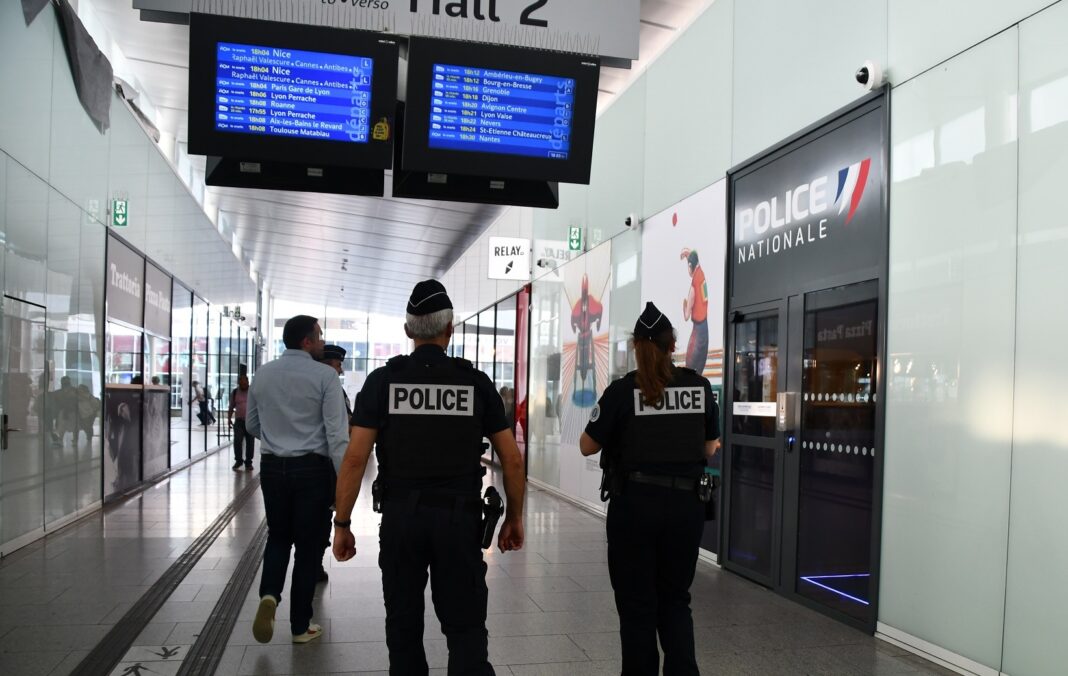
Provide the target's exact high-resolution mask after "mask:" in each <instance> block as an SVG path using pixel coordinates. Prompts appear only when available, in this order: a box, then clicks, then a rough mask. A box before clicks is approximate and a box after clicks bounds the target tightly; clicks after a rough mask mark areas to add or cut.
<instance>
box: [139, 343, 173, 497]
mask: <svg viewBox="0 0 1068 676" xmlns="http://www.w3.org/2000/svg"><path fill="white" fill-rule="evenodd" d="M144 343H145V362H144V368H145V377H144V386H145V387H144V400H143V410H144V418H143V422H142V425H143V430H144V442H143V451H142V467H143V469H142V476H143V477H144V478H145V479H151V478H153V477H155V476H158V475H160V474H162V473H163V472H165V471H167V466H168V464H169V462H170V434H169V432H170V396H171V343H170V341H169V340H167V339H165V338H160V337H158V336H152V335H148V334H146V335H145V339H144Z"/></svg>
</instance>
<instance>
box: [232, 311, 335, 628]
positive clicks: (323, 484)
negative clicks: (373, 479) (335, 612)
mask: <svg viewBox="0 0 1068 676" xmlns="http://www.w3.org/2000/svg"><path fill="white" fill-rule="evenodd" d="M282 340H283V342H284V343H285V346H286V351H285V352H283V353H282V356H281V357H279V358H278V359H276V360H274V361H273V362H271V363H269V364H265V365H264V366H262V367H261V368H260V369H259V371H258V372H257V373H256V378H255V380H253V381H252V386H251V387H250V388H249V393H248V414H247V418H246V420H245V426H246V428H247V430H248V432H249V434H251V435H252V436H254V437H257V438H258V439H260V441H261V445H260V449H261V458H260V488H261V490H262V492H263V503H264V506H265V508H266V511H267V548H266V550H265V551H264V554H263V577H262V578H261V579H260V605H259V609H258V610H257V611H256V619H255V620H254V621H253V624H252V634H253V636H255V638H256V640H257V641H259V642H260V643H268V642H270V640H271V638H272V636H273V635H274V614H275V609H276V608H277V607H278V604H279V603H280V602H281V600H282V589H283V587H285V579H286V569H287V568H288V567H289V553H290V549H291V548H293V547H295V548H296V552H295V554H294V557H293V582H292V587H291V594H290V595H291V597H292V598H291V604H292V605H291V607H290V609H289V622H290V629H291V631H292V633H293V642H294V643H307V642H308V641H311V640H314V639H316V638H319V636H321V635H322V627H321V626H319V625H318V624H312V623H311V617H312V597H313V596H314V593H315V583H316V580H317V578H318V575H319V571H320V569H321V565H322V558H323V542H325V541H327V540H328V539H329V536H330V505H331V504H332V503H333V500H334V496H333V481H334V474H333V473H334V471H335V470H336V469H337V468H339V467H340V466H341V460H342V458H343V457H344V455H345V447H346V446H347V445H348V441H349V428H348V422H347V421H346V420H345V400H344V395H343V394H342V390H341V382H340V381H339V380H338V377H337V373H336V372H335V371H334V369H332V368H330V367H329V366H327V365H326V364H321V363H319V362H318V361H316V360H317V359H321V358H322V356H323V348H324V347H325V345H326V343H325V341H323V331H322V329H321V328H320V327H319V321H318V320H317V319H316V318H315V317H309V316H307V315H298V316H296V317H293V318H292V319H290V320H289V321H288V322H286V325H285V328H284V329H283V331H282Z"/></svg>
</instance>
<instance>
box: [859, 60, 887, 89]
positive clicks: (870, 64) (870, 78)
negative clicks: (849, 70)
mask: <svg viewBox="0 0 1068 676" xmlns="http://www.w3.org/2000/svg"><path fill="white" fill-rule="evenodd" d="M854 77H855V78H856V79H857V83H858V84H860V86H861V87H864V89H866V90H867V91H869V92H870V91H872V90H875V89H878V88H879V87H882V86H883V83H884V82H885V81H886V77H885V74H884V73H883V69H882V67H881V66H880V65H879V64H877V63H875V62H874V61H865V62H864V64H863V65H861V67H860V68H858V69H857V72H856V75H854Z"/></svg>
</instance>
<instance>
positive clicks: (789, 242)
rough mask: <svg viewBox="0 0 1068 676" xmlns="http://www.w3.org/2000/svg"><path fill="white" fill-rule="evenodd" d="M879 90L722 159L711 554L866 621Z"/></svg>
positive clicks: (873, 520) (875, 480) (880, 162)
mask: <svg viewBox="0 0 1068 676" xmlns="http://www.w3.org/2000/svg"><path fill="white" fill-rule="evenodd" d="M886 121H887V115H886V96H885V93H882V92H881V93H878V94H876V95H873V96H871V97H868V98H866V99H864V100H862V101H860V102H858V103H857V104H855V105H854V106H852V107H850V108H848V109H846V110H844V111H841V112H839V113H836V114H835V115H834V116H832V117H831V118H828V120H826V121H824V122H821V123H819V124H817V125H815V126H814V127H812V128H811V129H809V130H806V131H805V132H802V133H801V134H799V135H798V136H796V137H794V138H792V139H790V140H788V141H786V142H784V143H783V144H782V145H780V146H779V147H776V148H773V149H772V150H770V151H768V153H766V154H765V155H763V156H762V157H759V158H757V159H755V160H753V161H751V162H749V163H747V164H745V165H743V166H741V167H739V168H736V169H735V170H734V171H732V172H731V177H730V180H731V184H730V207H729V213H730V215H731V223H730V237H731V239H732V241H733V247H732V252H731V261H730V264H729V268H728V308H729V310H728V322H727V329H726V334H727V335H726V341H727V354H728V355H730V356H731V357H732V359H731V362H729V364H730V366H729V367H728V368H727V369H726V371H727V372H726V374H725V376H726V381H727V383H726V385H727V387H726V400H727V405H726V417H727V420H726V430H725V435H724V441H725V446H724V451H725V452H724V458H723V461H724V490H723V506H724V527H723V533H722V540H721V543H722V547H723V548H722V554H721V556H720V561H721V563H722V564H723V566H724V567H725V568H727V569H729V570H731V571H734V572H736V573H739V574H741V575H743V576H745V577H748V578H750V579H752V580H754V581H756V582H759V583H760V584H763V585H766V586H768V587H770V588H772V589H774V590H776V591H777V592H779V593H781V594H783V595H786V596H788V597H790V598H793V599H794V600H797V601H798V602H800V603H803V604H805V605H808V606H811V607H814V608H817V609H819V610H821V611H823V612H825V613H827V614H829V615H831V616H834V617H836V618H838V619H840V620H842V621H844V622H847V623H849V624H852V625H854V626H856V627H858V628H861V629H864V630H866V631H869V632H871V631H874V629H875V621H876V618H877V604H878V593H877V590H878V561H879V522H880V511H881V510H880V505H881V477H882V470H881V468H882V456H881V445H882V444H881V440H882V438H883V414H882V411H883V402H882V401H881V391H880V389H881V387H880V383H881V380H880V378H881V375H882V372H883V371H882V365H883V364H884V363H885V338H884V336H885V326H884V325H885V317H886V307H885V297H886V275H887V272H886V255H887V223H888V219H887V209H886V204H887V200H886V194H887V187H886V170H885V168H886V165H887V160H886V147H887V143H886V134H887V124H886Z"/></svg>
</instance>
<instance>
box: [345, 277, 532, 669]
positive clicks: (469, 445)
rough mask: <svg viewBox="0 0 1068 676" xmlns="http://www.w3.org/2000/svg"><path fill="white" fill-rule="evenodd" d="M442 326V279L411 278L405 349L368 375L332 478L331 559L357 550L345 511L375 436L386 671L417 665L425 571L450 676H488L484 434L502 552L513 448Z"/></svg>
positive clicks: (518, 519) (514, 481) (421, 662)
mask: <svg viewBox="0 0 1068 676" xmlns="http://www.w3.org/2000/svg"><path fill="white" fill-rule="evenodd" d="M452 322H453V313H452V302H451V301H450V300H449V296H448V295H447V294H446V292H445V287H443V286H442V285H441V284H440V283H438V282H436V281H433V280H428V281H425V282H420V283H419V284H417V285H416V287H415V290H414V291H413V292H412V296H411V299H410V301H409V303H408V313H407V321H406V323H405V326H404V329H405V332H406V333H407V334H408V337H409V338H411V339H413V340H414V341H415V351H414V352H412V354H411V355H410V356H404V357H396V358H394V359H391V360H390V361H389V363H388V364H387V365H386V366H384V367H382V368H380V369H377V370H376V371H375V372H374V373H372V374H371V375H370V376H368V378H367V382H366V383H365V384H364V387H363V390H362V391H361V392H360V396H359V397H357V400H356V401H357V406H356V413H355V414H354V415H353V417H352V427H351V438H350V441H349V447H348V450H347V452H346V454H345V460H344V461H343V463H342V466H341V474H340V476H339V477H338V486H337V515H336V517H335V520H334V526H335V529H334V556H335V557H336V558H337V559H338V560H339V561H347V560H349V559H351V558H352V557H353V556H354V555H355V554H356V545H355V539H354V538H353V535H352V532H351V531H350V530H349V526H350V525H351V523H350V520H349V517H350V514H351V512H352V507H353V504H355V502H356V498H357V496H358V495H359V491H360V484H361V482H362V481H363V475H364V471H365V470H366V469H367V461H368V457H369V456H370V454H371V447H372V446H373V445H375V444H376V443H377V457H378V466H379V482H380V483H381V484H382V485H383V486H384V489H383V493H382V495H381V511H382V527H381V530H380V545H381V554H380V556H379V565H380V566H381V568H382V588H383V591H384V593H385V603H386V644H387V646H388V647H389V660H390V673H393V674H405V675H406V676H407V675H409V674H426V673H427V662H426V654H425V652H424V650H423V593H424V589H425V588H426V582H427V568H428V567H429V569H430V584H431V589H432V590H433V599H434V610H435V611H436V613H437V616H438V619H439V620H440V621H441V630H442V632H443V633H444V634H445V637H446V639H447V641H448V646H449V673H450V674H493V673H494V671H493V667H491V666H490V664H489V660H488V634H487V632H486V601H487V589H486V564H485V563H484V562H483V560H482V552H481V550H480V544H481V542H480V541H481V540H482V530H483V526H482V522H481V519H480V514H481V511H482V503H481V500H480V498H479V490H480V488H481V485H482V476H483V475H484V474H485V470H484V469H482V466H481V464H480V458H481V455H482V438H483V437H484V436H488V437H489V439H490V441H491V442H492V443H493V446H494V448H496V450H497V454H498V456H499V457H500V459H501V466H502V468H503V469H504V488H505V493H506V494H507V498H508V509H507V512H506V516H505V521H504V525H503V526H502V527H501V532H500V536H499V538H498V540H497V544H498V547H499V548H500V550H501V551H502V552H506V551H510V550H517V549H520V548H521V547H522V546H523V492H524V488H525V483H524V482H525V480H526V477H525V476H524V470H523V460H522V456H521V455H520V453H519V448H518V447H517V446H516V442H515V437H513V436H512V431H511V426H510V425H509V424H508V420H507V419H506V418H505V415H504V406H503V404H502V402H501V398H500V396H498V395H497V392H496V391H495V390H494V387H493V383H492V382H491V381H490V379H489V378H488V377H487V376H486V374H484V373H482V372H481V371H478V370H476V369H475V368H474V367H473V366H472V365H471V363H470V362H468V361H464V360H462V359H450V358H449V357H447V356H446V355H445V348H446V347H447V346H448V344H449V340H450V339H451V338H452V331H453V326H452ZM377 497H378V496H376V498H377ZM377 501H378V500H377V499H376V502H377Z"/></svg>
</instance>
